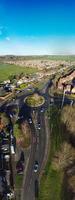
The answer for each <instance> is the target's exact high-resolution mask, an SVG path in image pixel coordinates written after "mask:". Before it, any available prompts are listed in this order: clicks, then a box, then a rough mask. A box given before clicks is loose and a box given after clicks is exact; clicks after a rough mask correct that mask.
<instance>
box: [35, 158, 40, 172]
mask: <svg viewBox="0 0 75 200" xmlns="http://www.w3.org/2000/svg"><path fill="white" fill-rule="evenodd" d="M38 166H39V165H38V161H35V163H34V172H35V173H36V172H37V171H38Z"/></svg>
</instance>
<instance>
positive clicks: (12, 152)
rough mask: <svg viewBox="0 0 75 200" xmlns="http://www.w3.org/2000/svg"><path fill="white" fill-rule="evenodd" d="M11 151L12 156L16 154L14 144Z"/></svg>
mask: <svg viewBox="0 0 75 200" xmlns="http://www.w3.org/2000/svg"><path fill="white" fill-rule="evenodd" d="M10 149H11V154H15V150H14V145H13V144H11V146H10Z"/></svg>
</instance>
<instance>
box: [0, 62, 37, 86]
mask: <svg viewBox="0 0 75 200" xmlns="http://www.w3.org/2000/svg"><path fill="white" fill-rule="evenodd" d="M37 71H38V69H36V68H31V67H21V66H16V65H10V64H0V82H1V81H4V80H6V79H8V78H9V76H11V75H14V74H16V75H17V74H20V73H22V72H23V73H25V74H34V73H36V72H37Z"/></svg>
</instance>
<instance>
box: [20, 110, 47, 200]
mask: <svg viewBox="0 0 75 200" xmlns="http://www.w3.org/2000/svg"><path fill="white" fill-rule="evenodd" d="M38 122H40V126H41V129H40V130H38V129H36V128H34V127H33V125H32V127H31V129H32V134H33V137H35V138H36V142H35V143H33V140H32V147H31V155H30V160H29V165H28V169H27V173H26V178H25V184H24V190H23V197H22V199H23V200H35V189H34V188H35V185H34V183H35V180H36V179H39V174H40V170H41V166H42V162H43V159H44V153H45V142H46V134H45V123H44V114H43V113H41V114H40V113H39V111H37V120H36V124H37V123H38ZM33 137H32V138H33ZM35 160H37V161H38V163H39V168H38V172H37V173H35V172H34V170H33V169H34V162H35Z"/></svg>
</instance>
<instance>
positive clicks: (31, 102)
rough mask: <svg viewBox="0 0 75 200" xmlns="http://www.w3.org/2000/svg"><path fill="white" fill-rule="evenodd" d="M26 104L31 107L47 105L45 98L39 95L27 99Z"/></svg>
mask: <svg viewBox="0 0 75 200" xmlns="http://www.w3.org/2000/svg"><path fill="white" fill-rule="evenodd" d="M24 102H25V103H26V104H27V105H28V106H30V107H39V106H42V105H43V104H44V103H45V98H44V97H43V96H41V95H39V94H38V93H35V94H33V95H30V96H28V97H26V98H25V99H24Z"/></svg>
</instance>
